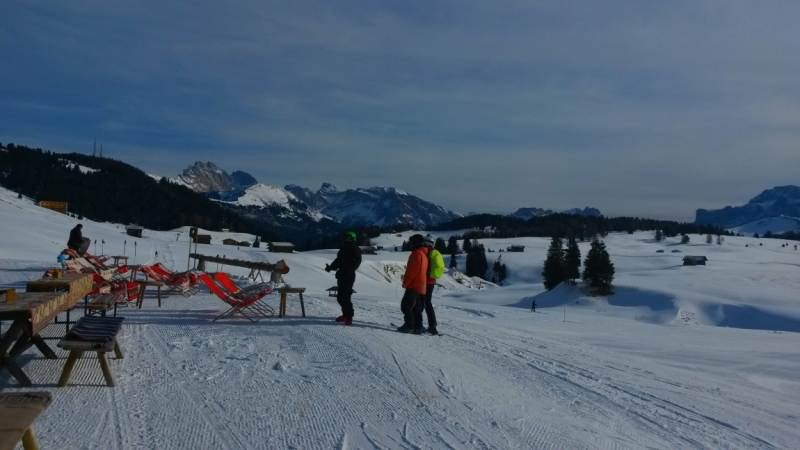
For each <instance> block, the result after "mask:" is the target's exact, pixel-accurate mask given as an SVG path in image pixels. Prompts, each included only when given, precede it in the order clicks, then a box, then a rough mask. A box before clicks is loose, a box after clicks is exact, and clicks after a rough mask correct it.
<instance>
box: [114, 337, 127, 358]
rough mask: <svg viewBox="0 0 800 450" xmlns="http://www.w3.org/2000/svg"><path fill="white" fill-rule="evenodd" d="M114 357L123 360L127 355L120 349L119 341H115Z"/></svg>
mask: <svg viewBox="0 0 800 450" xmlns="http://www.w3.org/2000/svg"><path fill="white" fill-rule="evenodd" d="M114 355H115V356H116V357H117V359H122V358H124V357H125V355H123V354H122V349H121V348H120V347H119V341H117V340H115V341H114Z"/></svg>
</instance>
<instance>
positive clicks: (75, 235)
mask: <svg viewBox="0 0 800 450" xmlns="http://www.w3.org/2000/svg"><path fill="white" fill-rule="evenodd" d="M82 242H83V233H81V229H80V228H78V227H75V228H73V229H72V230H71V231H70V232H69V240H68V241H67V248H71V249H73V250H78V249H79V248H81V243H82Z"/></svg>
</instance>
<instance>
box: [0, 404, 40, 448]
mask: <svg viewBox="0 0 800 450" xmlns="http://www.w3.org/2000/svg"><path fill="white" fill-rule="evenodd" d="M52 402H53V396H52V394H50V393H49V392H15V393H7V394H0V450H14V449H15V448H17V444H18V443H19V441H20V440H22V446H23V448H24V449H25V450H33V449H38V448H39V445H38V444H37V442H36V437H35V436H34V434H33V421H34V420H36V418H37V417H39V415H40V414H41V413H43V412H44V411H45V410H46V409H47V408H48V407H49V406H50V403H52Z"/></svg>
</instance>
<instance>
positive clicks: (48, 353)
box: [31, 334, 58, 359]
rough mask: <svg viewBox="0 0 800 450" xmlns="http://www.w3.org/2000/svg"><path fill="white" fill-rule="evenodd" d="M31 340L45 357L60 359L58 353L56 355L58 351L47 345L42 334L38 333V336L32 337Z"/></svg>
mask: <svg viewBox="0 0 800 450" xmlns="http://www.w3.org/2000/svg"><path fill="white" fill-rule="evenodd" d="M31 341H33V344H34V345H36V348H38V349H39V351H40V352H42V354H43V355H44V357H45V358H47V359H58V355H56V352H54V351H53V349H52V348H50V346H49V345H47V343H46V342H45V341H44V338H42V336H41V335H39V334H37V335H36V336H34V337H32V338H31Z"/></svg>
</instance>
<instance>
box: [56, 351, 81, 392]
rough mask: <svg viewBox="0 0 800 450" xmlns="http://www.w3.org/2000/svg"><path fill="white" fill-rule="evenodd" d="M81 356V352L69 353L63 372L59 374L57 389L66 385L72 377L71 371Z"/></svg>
mask: <svg viewBox="0 0 800 450" xmlns="http://www.w3.org/2000/svg"><path fill="white" fill-rule="evenodd" d="M81 356H83V350H71V351H70V352H69V356H68V357H67V363H66V364H64V370H63V371H62V372H61V378H59V379H58V387H64V386H66V385H67V382H68V381H69V377H70V376H72V369H73V368H74V367H75V363H76V362H78V360H79V359H81Z"/></svg>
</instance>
